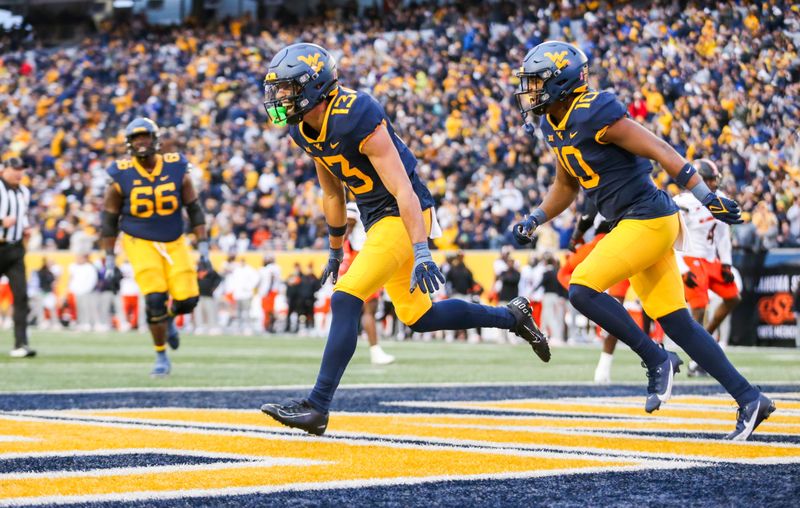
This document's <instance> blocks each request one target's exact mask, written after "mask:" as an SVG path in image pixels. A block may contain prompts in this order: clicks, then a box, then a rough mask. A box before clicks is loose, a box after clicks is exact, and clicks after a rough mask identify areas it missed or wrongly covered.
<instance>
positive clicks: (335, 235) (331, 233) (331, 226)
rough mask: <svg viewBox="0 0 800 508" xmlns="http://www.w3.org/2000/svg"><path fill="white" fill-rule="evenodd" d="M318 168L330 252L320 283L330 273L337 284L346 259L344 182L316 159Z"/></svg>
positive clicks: (315, 164)
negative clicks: (341, 266) (340, 268)
mask: <svg viewBox="0 0 800 508" xmlns="http://www.w3.org/2000/svg"><path fill="white" fill-rule="evenodd" d="M314 167H315V168H316V170H317V179H318V180H319V185H320V187H322V211H323V213H324V214H325V221H326V222H327V223H328V240H329V244H330V252H329V254H328V263H327V264H326V265H325V269H324V270H323V271H322V276H321V277H320V281H319V282H320V284H325V281H326V280H327V278H328V276H329V275H330V277H331V281H332V282H333V283H334V284H336V282H337V281H338V279H339V266H340V265H341V263H342V260H343V259H344V249H343V248H342V246H343V245H344V235H345V233H346V232H347V209H346V202H345V195H344V186H343V185H342V182H341V181H340V180H339V179H338V178H337V177H336V176H334V175H333V174H332V173H331V172H330V171H328V169H327V168H325V166H323V165H321V164H320V163H318V162H316V161H314Z"/></svg>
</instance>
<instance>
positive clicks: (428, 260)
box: [408, 242, 444, 293]
mask: <svg viewBox="0 0 800 508" xmlns="http://www.w3.org/2000/svg"><path fill="white" fill-rule="evenodd" d="M437 279H438V280H437ZM440 284H444V275H442V272H440V271H439V267H438V266H436V263H434V262H433V257H432V256H431V251H430V250H428V244H427V242H419V243H415V244H414V270H413V271H412V272H411V287H410V288H408V291H409V293H413V292H414V290H415V289H416V288H417V286H419V290H420V291H422V292H423V293H433V292H434V291H436V290H437V289H439V285H440Z"/></svg>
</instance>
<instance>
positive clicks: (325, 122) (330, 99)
mask: <svg viewBox="0 0 800 508" xmlns="http://www.w3.org/2000/svg"><path fill="white" fill-rule="evenodd" d="M337 95H339V87H336V90H334V91H333V92H332V93H331V94H330V95H329V96H328V108H327V109H326V110H325V117H324V118H323V119H322V128H321V129H320V130H319V136H317V139H313V138H310V137H308V136H306V133H305V123H304V122H300V125H299V126H298V127H299V129H298V130H299V131H300V135H301V136H303V139H305V140H306V142H307V143H322V142H323V141H325V137H326V136H327V134H328V119H329V118H330V117H331V108H332V107H333V102H334V99H335V98H336V96H337Z"/></svg>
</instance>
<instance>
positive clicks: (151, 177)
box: [131, 153, 164, 182]
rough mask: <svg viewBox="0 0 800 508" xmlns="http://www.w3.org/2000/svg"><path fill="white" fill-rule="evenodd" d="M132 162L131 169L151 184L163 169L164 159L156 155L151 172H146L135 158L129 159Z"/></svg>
mask: <svg viewBox="0 0 800 508" xmlns="http://www.w3.org/2000/svg"><path fill="white" fill-rule="evenodd" d="M131 159H132V160H133V167H134V168H135V169H136V172H137V173H139V175H140V176H141V177H142V178H146V179H147V180H149V181H151V182H153V181H155V179H156V178H158V176H159V175H161V170H162V169H163V168H164V158H163V157H161V154H160V153H159V154H156V167H154V168H153V171H152V172H149V171H147V170H146V169H145V168H144V167H143V166H142V165H141V164H139V160H138V159H136V157H131Z"/></svg>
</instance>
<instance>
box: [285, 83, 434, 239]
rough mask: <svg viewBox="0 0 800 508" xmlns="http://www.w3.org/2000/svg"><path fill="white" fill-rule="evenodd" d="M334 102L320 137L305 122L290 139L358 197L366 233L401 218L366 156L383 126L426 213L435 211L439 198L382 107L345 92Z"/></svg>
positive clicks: (339, 91)
mask: <svg viewBox="0 0 800 508" xmlns="http://www.w3.org/2000/svg"><path fill="white" fill-rule="evenodd" d="M328 100H329V101H330V102H329V104H328V109H327V110H326V111H325V117H324V119H323V122H322V128H321V130H320V132H316V131H314V130H313V129H312V128H311V127H310V126H308V125H306V124H305V122H301V123H299V124H298V125H290V126H289V135H290V136H291V137H292V139H293V140H294V142H295V143H297V144H298V145H299V146H300V147H301V148H302V149H303V150H305V151H306V153H307V154H309V155H310V156H311V157H312V158H313V159H314V161H316V162H317V163H318V164H320V165H322V166H324V167H325V168H327V169H328V171H330V172H331V173H332V174H333V175H334V176H336V177H337V178H338V179H339V180H341V181H342V182H344V184H345V185H346V186H347V188H348V189H349V190H350V192H352V193H353V195H355V198H356V203H357V204H358V209H359V212H360V214H361V221H362V222H363V223H364V228H365V229H366V230H367V231H369V229H370V227H372V226H373V225H374V224H375V223H376V222H378V221H379V220H380V219H382V218H384V217H391V216H394V217H398V216H399V215H400V210H399V208H398V206H397V200H396V199H395V198H394V196H393V195H392V194H391V193H390V192H389V190H388V189H386V187H385V186H384V185H383V182H382V181H381V178H380V176H379V175H378V172H377V171H376V170H375V167H374V166H373V165H372V163H371V162H370V160H369V157H367V156H366V155H364V154H363V153H361V149H362V148H363V146H364V143H366V142H367V140H368V139H369V138H370V136H372V134H373V133H374V132H375V130H376V129H377V128H378V127H379V126H380V125H381V124H383V125H385V126H386V129H387V131H388V132H389V136H390V137H391V139H392V142H393V143H394V147H395V148H396V149H397V152H398V154H399V155H400V161H401V162H402V164H403V166H404V167H405V171H406V174H407V175H408V178H409V180H411V187H412V188H413V189H414V192H415V193H416V195H417V197H418V198H419V202H420V205H421V207H422V210H426V209H428V208H430V207H432V206H433V204H434V203H433V197H432V196H431V193H430V192H429V191H428V188H427V187H426V186H425V184H424V183H422V181H421V180H420V178H419V176H418V175H417V172H416V167H417V159H416V158H415V157H414V154H413V153H411V150H409V148H408V147H407V146H406V144H405V143H403V141H402V140H401V139H400V138H399V137H398V136H397V134H396V133H395V131H394V128H393V127H392V123H391V122H390V121H389V119H388V118H387V116H386V113H385V112H384V110H383V107H382V106H381V105H380V103H378V101H376V100H375V99H374V98H372V97H371V96H370V95H369V94H366V93H363V92H357V91H355V90H350V89H348V88H345V87H341V86H340V87H338V88H337V89H336V90H334V92H333V93H332V94H331V96H330V97H329V98H328Z"/></svg>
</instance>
